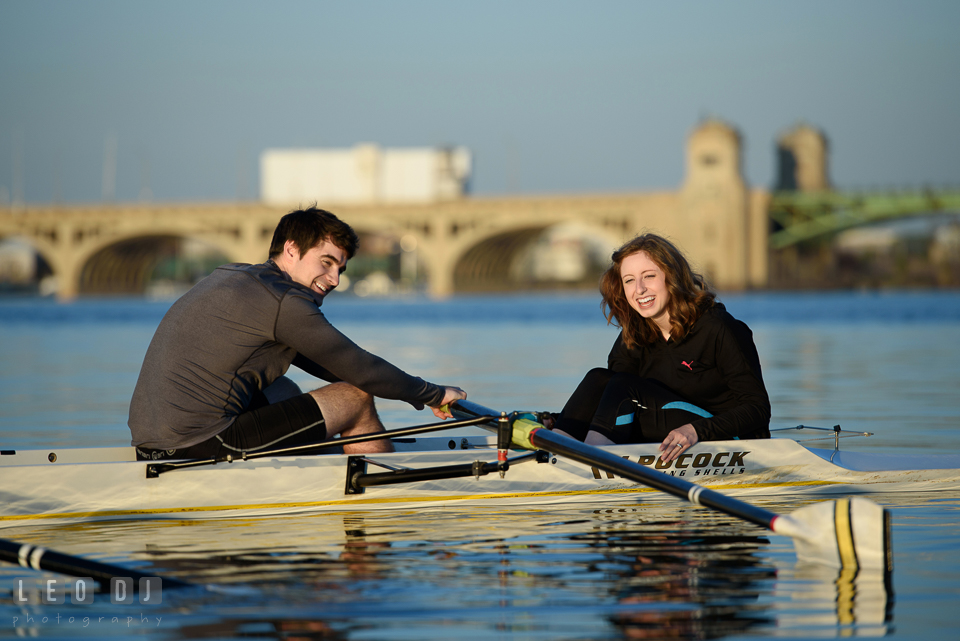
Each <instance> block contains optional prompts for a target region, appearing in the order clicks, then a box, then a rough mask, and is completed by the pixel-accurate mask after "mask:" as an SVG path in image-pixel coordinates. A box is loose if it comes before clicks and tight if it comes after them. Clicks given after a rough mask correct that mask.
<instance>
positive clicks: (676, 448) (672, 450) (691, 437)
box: [660, 423, 700, 463]
mask: <svg viewBox="0 0 960 641" xmlns="http://www.w3.org/2000/svg"><path fill="white" fill-rule="evenodd" d="M699 440H700V439H699V438H698V437H697V430H695V429H694V427H693V425H691V424H690V423H687V424H686V425H681V426H680V427H678V428H677V429H675V430H673V431H672V432H670V433H669V434H667V438H665V439H663V443H661V444H660V458H661V460H663V462H664V463H669V462H670V461H672V460H673V459H675V458H677V457H678V456H680V455H681V454H683V453H684V452H686V451H687V450H689V449H690V448H691V447H693V446H694V445H696V444H697V441H699Z"/></svg>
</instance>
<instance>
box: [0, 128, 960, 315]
mask: <svg viewBox="0 0 960 641" xmlns="http://www.w3.org/2000/svg"><path fill="white" fill-rule="evenodd" d="M824 141H825V138H823V136H822V134H820V133H819V132H816V131H815V130H811V129H810V128H804V127H801V128H798V129H795V130H794V131H793V132H791V133H790V134H789V136H787V137H785V138H783V139H781V141H780V146H781V148H780V157H781V178H782V177H783V175H787V177H788V178H790V180H788V181H787V183H789V184H788V186H790V187H792V188H794V189H796V191H780V192H775V193H773V194H771V193H769V192H767V191H765V190H762V189H750V188H748V187H747V186H746V184H745V182H744V179H743V176H742V173H741V169H740V167H741V164H742V163H741V160H740V153H741V151H740V149H741V142H740V136H739V134H738V133H737V131H736V130H735V129H733V128H732V127H730V126H729V125H727V124H725V123H722V122H719V121H715V120H708V121H706V122H703V123H701V124H700V125H698V126H697V127H696V128H695V129H694V130H693V131H692V132H691V134H690V136H689V138H688V140H687V154H686V156H687V161H686V172H685V176H684V180H683V183H682V185H681V186H680V187H679V189H677V190H676V191H663V192H648V193H636V194H610V195H599V194H598V195H570V196H544V197H512V198H470V197H461V198H456V199H453V200H446V201H441V202H428V203H421V204H410V203H406V204H377V203H370V204H366V205H357V204H353V205H343V206H336V205H333V204H329V205H328V204H327V203H320V205H321V206H326V207H327V208H329V209H331V210H332V211H334V212H335V213H336V214H337V215H338V216H340V217H341V218H342V219H343V220H345V221H346V222H348V223H349V224H350V225H352V226H353V227H354V228H355V229H356V230H357V231H358V233H360V234H361V237H362V238H363V237H364V235H366V236H367V237H368V238H372V239H376V238H378V237H380V238H382V237H389V238H392V239H393V240H394V241H395V242H397V244H399V245H401V246H404V247H407V248H415V251H414V252H411V254H412V259H413V264H414V265H417V268H416V271H417V273H418V274H425V275H426V280H427V286H428V291H429V293H430V294H431V295H432V296H434V297H443V296H448V295H450V294H452V293H454V292H458V291H477V290H498V289H499V290H502V289H505V288H509V287H510V286H511V285H513V286H517V285H524V284H526V285H529V284H530V283H529V282H527V283H523V282H519V281H520V280H522V276H518V273H519V271H520V270H518V265H519V264H520V262H522V261H521V259H522V258H523V256H525V255H528V254H529V253H530V251H531V248H533V246H534V245H535V243H537V242H538V241H539V240H540V239H542V238H543V237H544V234H545V232H547V231H548V230H551V229H556V228H558V227H560V226H573V227H575V228H576V229H577V230H578V231H577V233H579V234H580V235H581V236H583V237H589V238H592V239H593V240H594V242H595V243H596V244H599V245H601V246H603V247H604V248H605V252H606V254H605V255H606V256H609V251H610V250H611V249H612V248H614V247H616V246H617V245H619V244H621V243H622V242H624V241H626V240H628V239H629V238H632V237H633V236H635V235H636V234H638V233H641V232H643V231H653V232H656V233H660V234H663V235H665V236H667V237H669V238H671V239H672V240H674V242H676V243H677V244H678V245H679V246H680V247H681V248H682V249H683V250H684V251H685V252H686V254H687V256H688V257H689V258H690V259H691V262H692V263H693V264H694V267H695V268H696V269H698V270H699V271H700V272H701V273H703V274H704V275H705V276H706V277H707V278H708V280H709V281H710V282H711V283H712V284H713V285H715V286H716V287H718V288H719V289H723V290H742V289H749V288H760V287H764V286H766V285H767V282H768V275H769V259H770V252H771V249H773V250H779V249H783V248H785V247H789V246H791V245H796V244H797V243H802V242H803V241H806V240H809V239H811V238H815V237H816V236H818V235H822V234H829V233H833V232H836V231H839V230H842V229H845V228H848V227H851V226H854V225H860V224H865V223H869V222H873V221H878V220H887V219H890V218H893V217H898V216H908V215H914V214H919V213H929V212H935V211H945V210H954V211H956V210H960V193H958V192H957V191H948V190H944V191H939V192H933V191H929V190H927V191H924V192H918V193H901V194H881V193H856V194H854V193H845V192H834V191H831V190H830V189H829V187H828V180H827V177H826V158H825V153H826V145H825V142H824ZM784 168H787V170H788V171H785V170H784ZM794 178H795V179H796V180H794ZM791 181H792V182H791ZM290 209H291V207H280V206H271V205H268V204H264V203H211V204H174V203H166V204H98V205H85V206H80V205H78V206H54V205H48V206H33V205H31V206H22V205H21V206H18V207H6V208H4V207H0V239H3V238H10V237H15V238H18V239H21V240H22V241H24V242H26V243H28V244H30V245H31V246H32V247H33V248H34V249H35V250H36V252H37V253H38V254H39V255H40V256H41V257H42V258H43V260H44V261H45V262H46V264H47V265H48V266H49V268H50V270H51V271H52V273H53V277H54V278H55V281H56V293H57V295H58V297H59V298H61V299H70V298H73V297H75V296H77V295H78V294H84V293H98V292H107V291H115V292H142V291H143V290H144V286H145V283H146V282H147V281H148V280H149V279H150V277H151V274H152V273H153V272H154V271H155V269H156V268H157V266H158V264H159V263H160V260H161V259H162V257H163V256H164V255H165V254H170V252H171V249H170V248H171V247H174V246H175V245H176V244H177V243H178V242H180V241H181V240H182V239H190V240H194V241H199V242H201V243H204V244H206V245H207V246H209V247H213V248H215V249H216V251H217V252H218V253H220V254H221V255H222V256H223V257H225V258H226V259H227V260H228V261H231V262H247V263H257V262H262V261H263V260H265V259H266V258H267V251H268V248H269V244H270V240H271V237H272V234H273V230H274V228H275V227H276V224H277V221H278V220H279V219H280V217H281V216H282V215H283V214H285V213H287V211H289V210H290ZM771 232H772V233H771ZM364 246H365V244H364V241H363V240H362V242H361V250H363V247H364ZM358 259H359V256H358ZM348 274H349V271H348ZM518 279H519V280H518ZM594 282H595V281H594Z"/></svg>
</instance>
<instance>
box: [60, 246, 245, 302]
mask: <svg viewBox="0 0 960 641" xmlns="http://www.w3.org/2000/svg"><path fill="white" fill-rule="evenodd" d="M228 262H232V261H231V260H230V258H229V257H228V256H227V255H226V254H225V253H224V251H223V249H221V248H219V247H217V246H216V245H213V244H211V243H209V242H206V241H201V240H196V239H193V238H191V237H189V236H183V235H180V234H149V235H139V236H130V237H127V238H123V239H118V240H113V241H112V242H110V243H106V244H103V245H101V246H100V247H99V248H97V249H94V250H92V251H88V252H87V255H86V257H85V259H84V260H80V261H78V265H79V270H78V274H77V278H78V281H77V284H76V287H77V291H78V293H80V294H140V293H144V292H146V291H147V290H148V287H149V286H150V285H151V283H157V282H162V283H165V284H166V285H167V286H168V288H169V289H171V291H175V288H174V284H190V285H192V284H193V283H195V282H196V281H198V280H200V279H201V278H203V277H204V276H206V275H207V274H209V273H210V272H212V271H213V270H214V269H216V267H217V266H219V265H222V264H224V263H228Z"/></svg>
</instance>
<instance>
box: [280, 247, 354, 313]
mask: <svg viewBox="0 0 960 641" xmlns="http://www.w3.org/2000/svg"><path fill="white" fill-rule="evenodd" d="M283 251H284V254H285V258H286V259H287V260H286V261H285V262H286V272H287V274H289V275H290V278H291V279H292V280H293V281H294V282H296V283H299V284H301V285H303V286H304V287H307V288H309V289H310V291H311V292H313V295H314V297H316V299H317V302H319V301H321V300H323V297H324V296H326V295H327V294H329V293H330V292H332V291H333V290H334V288H336V286H337V285H339V284H340V274H342V273H343V270H345V269H346V268H347V253H346V252H345V251H343V250H342V249H341V248H340V247H337V246H336V245H334V244H333V243H331V242H330V241H328V240H324V241H323V242H322V243H320V244H319V245H317V246H316V247H313V248H311V249H309V250H307V251H305V252H304V253H303V256H300V250H299V249H298V248H297V246H296V244H294V242H293V241H292V240H288V241H287V242H286V244H285V245H284V248H283Z"/></svg>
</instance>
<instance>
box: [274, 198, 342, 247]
mask: <svg viewBox="0 0 960 641" xmlns="http://www.w3.org/2000/svg"><path fill="white" fill-rule="evenodd" d="M288 240H292V241H293V243H294V244H295V245H296V246H297V249H299V250H300V256H301V257H302V256H303V255H304V254H305V253H306V252H308V251H310V250H311V249H313V248H314V247H316V246H317V245H319V244H320V243H322V242H323V241H325V240H328V241H330V242H331V243H333V244H334V245H336V246H337V247H339V248H340V249H342V250H343V251H344V252H346V254H347V259H348V260H349V259H350V258H353V255H354V254H356V253H357V246H358V245H359V244H360V239H359V238H357V233H356V232H355V231H353V228H352V227H350V225H348V224H347V223H345V222H343V221H342V220H340V219H339V218H337V217H336V216H334V215H333V214H331V213H330V212H329V211H326V210H324V209H317V207H316V206H313V207H310V208H309V209H298V210H296V211H292V212H290V213H289V214H287V215H286V216H284V217H283V218H281V219H280V222H279V223H278V224H277V228H276V230H274V232H273V240H272V241H271V242H270V258H275V257H277V256H279V255H280V254H281V253H282V252H283V246H284V244H286V242H287V241H288Z"/></svg>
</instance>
